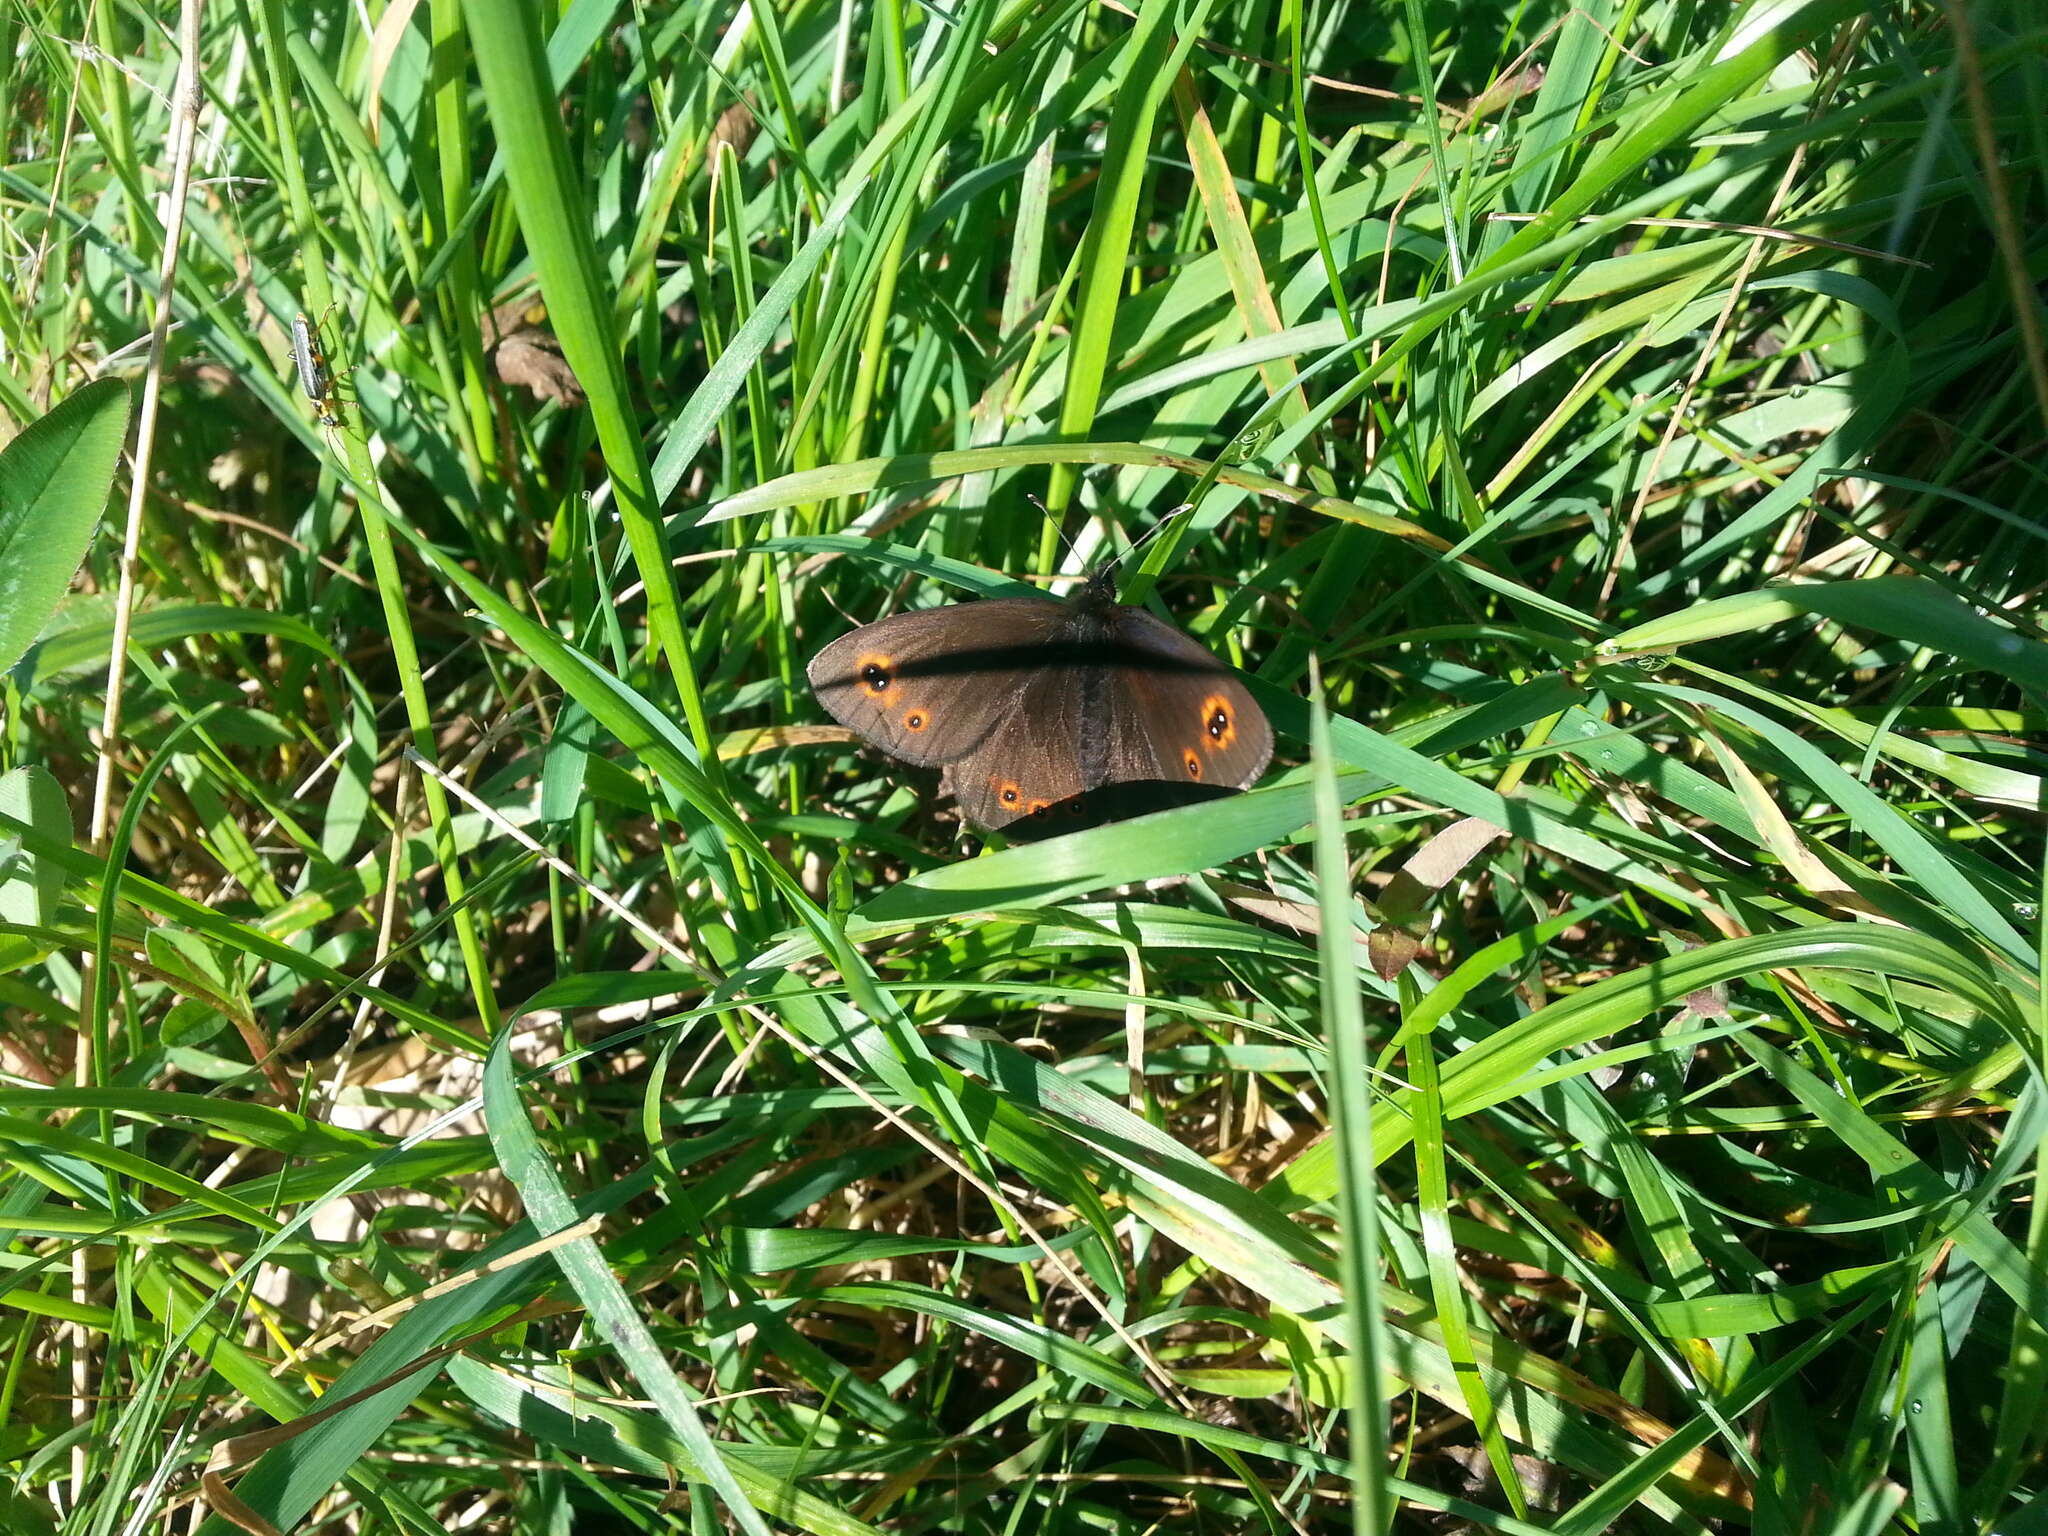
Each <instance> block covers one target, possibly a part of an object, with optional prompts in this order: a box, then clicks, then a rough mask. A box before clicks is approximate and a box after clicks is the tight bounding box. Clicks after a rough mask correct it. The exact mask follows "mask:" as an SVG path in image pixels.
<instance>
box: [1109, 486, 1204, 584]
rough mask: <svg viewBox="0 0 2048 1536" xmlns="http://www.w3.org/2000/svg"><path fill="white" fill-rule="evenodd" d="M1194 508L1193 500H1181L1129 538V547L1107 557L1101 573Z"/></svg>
mask: <svg viewBox="0 0 2048 1536" xmlns="http://www.w3.org/2000/svg"><path fill="white" fill-rule="evenodd" d="M1194 510H1195V504H1194V503H1193V502H1191V501H1184V502H1182V503H1181V504H1180V505H1179V506H1177V507H1175V508H1174V509H1173V510H1172V511H1171V512H1168V513H1167V514H1166V515H1165V516H1164V517H1162V518H1160V519H1159V521H1158V522H1156V523H1154V524H1153V525H1152V526H1151V527H1150V528H1147V529H1146V530H1145V531H1144V532H1143V533H1141V534H1139V535H1138V536H1137V537H1136V538H1135V539H1133V540H1131V543H1130V547H1129V548H1128V549H1124V550H1120V551H1118V552H1117V553H1116V554H1114V555H1111V556H1110V557H1109V563H1108V564H1107V565H1105V566H1103V568H1102V572H1103V574H1104V575H1107V574H1108V573H1109V572H1111V571H1114V570H1115V569H1116V568H1117V567H1118V566H1120V565H1122V564H1123V563H1124V562H1125V561H1126V560H1128V559H1130V558H1131V556H1133V555H1135V554H1137V553H1138V551H1140V550H1142V549H1143V548H1144V547H1145V546H1146V545H1147V544H1150V543H1151V542H1152V541H1153V540H1154V539H1156V538H1158V537H1159V535H1160V534H1162V533H1164V532H1165V531H1166V530H1167V529H1168V528H1169V527H1171V526H1172V524H1173V520H1174V519H1175V518H1177V517H1179V516H1181V515H1182V514H1183V513H1187V512H1192V511H1194Z"/></svg>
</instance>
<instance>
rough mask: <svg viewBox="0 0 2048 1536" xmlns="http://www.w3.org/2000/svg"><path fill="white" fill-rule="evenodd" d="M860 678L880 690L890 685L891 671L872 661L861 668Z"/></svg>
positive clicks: (869, 685)
mask: <svg viewBox="0 0 2048 1536" xmlns="http://www.w3.org/2000/svg"><path fill="white" fill-rule="evenodd" d="M860 680H861V681H862V682H863V683H865V684H867V686H868V687H870V688H873V689H875V690H876V691H877V692H880V691H881V690H882V689H884V688H886V687H888V686H889V673H888V670H887V669H886V668H883V667H878V666H876V665H875V664H874V663H873V662H872V661H871V662H869V663H868V664H867V665H866V666H864V667H862V668H861V669H860Z"/></svg>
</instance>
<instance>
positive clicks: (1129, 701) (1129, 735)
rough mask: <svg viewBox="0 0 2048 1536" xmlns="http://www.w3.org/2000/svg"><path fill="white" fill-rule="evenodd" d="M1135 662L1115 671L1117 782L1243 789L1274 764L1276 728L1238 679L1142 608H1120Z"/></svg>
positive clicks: (1123, 635)
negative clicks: (1148, 780)
mask: <svg viewBox="0 0 2048 1536" xmlns="http://www.w3.org/2000/svg"><path fill="white" fill-rule="evenodd" d="M1116 617H1117V625H1116V638H1117V643H1118V647H1119V649H1120V650H1121V651H1122V652H1123V653H1124V655H1125V656H1126V657H1128V658H1129V663H1128V664H1126V665H1124V666H1120V667H1118V668H1117V669H1115V672H1114V675H1113V688H1114V691H1113V693H1112V697H1111V701H1110V708H1109V709H1108V711H1107V714H1108V718H1109V724H1110V752H1111V755H1112V757H1113V759H1114V761H1115V762H1116V764H1117V769H1118V771H1117V773H1116V775H1115V777H1116V778H1117V779H1144V778H1157V779H1159V780H1161V781H1163V782H1169V783H1185V784H1189V785H1197V784H1199V785H1207V786H1213V787H1215V788H1218V789H1244V788H1247V787H1248V786H1250V785H1251V784H1254V783H1256V782H1257V781H1258V777H1259V775H1260V774H1262V773H1264V772H1265V771H1266V765H1267V763H1269V762H1271V761H1272V759H1273V730H1272V727H1271V726H1270V725H1268V724H1267V723H1266V716H1265V714H1264V712H1263V711H1262V710H1260V708H1259V706H1258V705H1257V703H1255V702H1254V701H1253V699H1252V696H1251V693H1250V691H1249V690H1248V689H1247V688H1246V687H1245V686H1244V684H1243V683H1242V682H1240V681H1238V679H1237V677H1236V675H1235V674H1234V673H1232V672H1231V671H1230V669H1229V668H1227V667H1225V666H1224V665H1223V663H1222V662H1220V661H1218V660H1217V659H1216V657H1215V656H1213V655H1211V654H1210V653H1209V652H1208V651H1207V650H1205V649H1204V648H1203V647H1202V646H1201V645H1200V644H1198V643H1197V642H1196V641H1194V640H1193V639H1191V638H1189V637H1188V636H1187V635H1184V634H1182V633H1181V632H1180V631H1179V630H1177V629H1175V628H1173V627H1172V626H1171V625H1168V624H1164V623H1162V622H1160V621H1159V620H1158V619H1155V618H1154V617H1152V615H1151V614H1149V613H1146V612H1144V611H1143V610H1142V609H1138V608H1119V609H1117V610H1116Z"/></svg>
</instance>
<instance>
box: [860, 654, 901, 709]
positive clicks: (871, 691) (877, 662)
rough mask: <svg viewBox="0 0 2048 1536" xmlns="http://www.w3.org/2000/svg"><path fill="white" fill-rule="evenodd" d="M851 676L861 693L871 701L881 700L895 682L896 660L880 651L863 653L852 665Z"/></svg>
mask: <svg viewBox="0 0 2048 1536" xmlns="http://www.w3.org/2000/svg"><path fill="white" fill-rule="evenodd" d="M853 675H854V678H855V680H856V681H857V682H858V684H859V686H860V691H861V692H862V693H864V694H866V695H867V696H868V697H869V698H871V699H879V698H882V697H884V696H886V695H887V694H888V692H889V685H890V684H891V683H893V682H895V681H896V658H895V657H893V656H890V655H887V654H885V653H884V652H881V651H865V652H863V653H862V654H861V656H860V659H859V660H857V661H856V662H855V663H854V664H853Z"/></svg>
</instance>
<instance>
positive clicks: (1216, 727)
mask: <svg viewBox="0 0 2048 1536" xmlns="http://www.w3.org/2000/svg"><path fill="white" fill-rule="evenodd" d="M1229 729H1230V712H1229V711H1228V710H1225V709H1222V708H1220V707H1219V708H1218V709H1217V711H1216V712H1215V713H1214V714H1213V715H1211V716H1210V717H1209V734H1210V735H1211V736H1212V737H1214V738H1216V739H1217V740H1218V741H1221V740H1222V739H1223V733H1224V732H1225V731H1227V730H1229Z"/></svg>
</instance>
